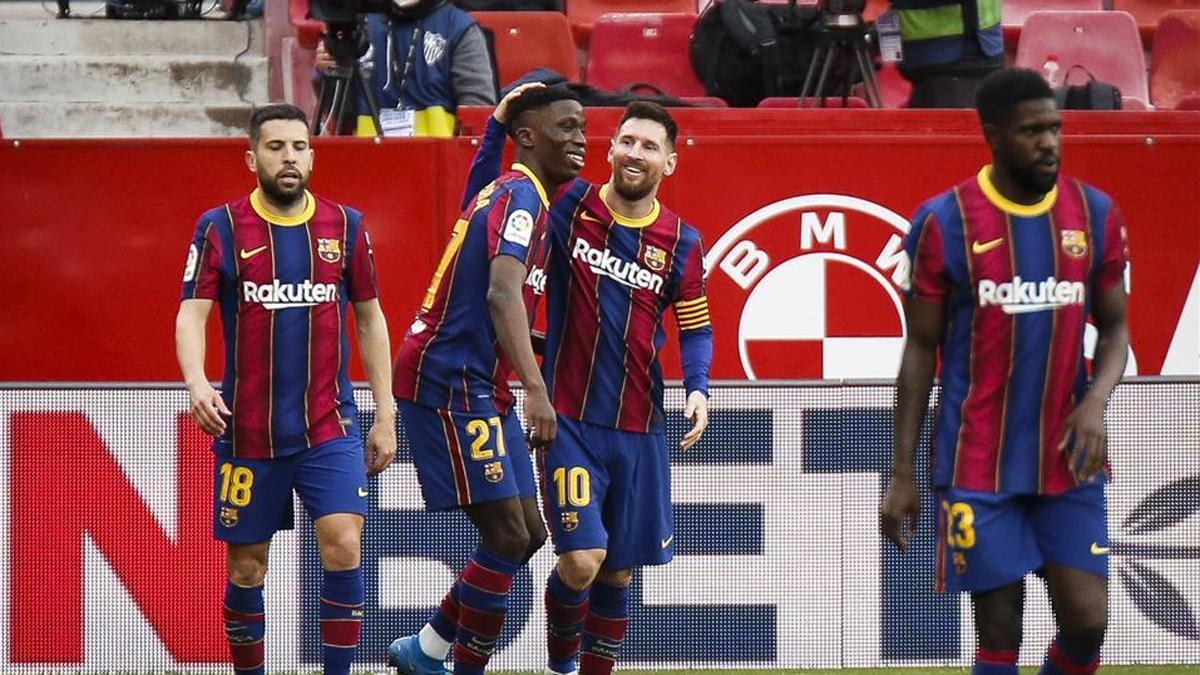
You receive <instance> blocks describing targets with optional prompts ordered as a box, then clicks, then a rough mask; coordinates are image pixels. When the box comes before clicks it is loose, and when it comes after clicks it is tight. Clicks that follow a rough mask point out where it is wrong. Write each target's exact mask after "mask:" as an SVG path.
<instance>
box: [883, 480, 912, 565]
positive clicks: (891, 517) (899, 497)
mask: <svg viewBox="0 0 1200 675" xmlns="http://www.w3.org/2000/svg"><path fill="white" fill-rule="evenodd" d="M920 514H921V496H920V495H919V494H918V493H917V486H916V485H914V484H913V479H912V476H911V475H909V474H903V473H902V474H894V475H893V476H892V483H891V485H889V486H888V489H887V492H885V493H883V500H882V501H881V502H880V504H879V531H880V532H882V533H883V536H885V537H887V538H888V539H891V540H892V542H894V543H895V544H896V547H897V548H899V549H900V552H901V553H903V552H904V551H906V550H908V540H909V539H911V538H912V536H913V535H914V534H915V533H916V531H917V517H918V516H919V515H920Z"/></svg>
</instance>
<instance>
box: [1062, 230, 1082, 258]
mask: <svg viewBox="0 0 1200 675" xmlns="http://www.w3.org/2000/svg"><path fill="white" fill-rule="evenodd" d="M1062 250H1063V253H1066V254H1067V255H1069V256H1071V257H1072V258H1082V257H1083V256H1085V255H1087V234H1086V233H1084V231H1083V230H1063V231H1062Z"/></svg>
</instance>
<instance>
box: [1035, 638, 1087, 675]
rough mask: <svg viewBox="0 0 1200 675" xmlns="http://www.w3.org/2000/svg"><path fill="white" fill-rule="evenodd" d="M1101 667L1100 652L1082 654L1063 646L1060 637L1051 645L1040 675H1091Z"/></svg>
mask: <svg viewBox="0 0 1200 675" xmlns="http://www.w3.org/2000/svg"><path fill="white" fill-rule="evenodd" d="M1099 667H1100V652H1095V653H1092V654H1080V653H1078V652H1076V651H1074V650H1072V649H1071V648H1070V647H1067V646H1066V645H1064V644H1063V641H1062V636H1061V635H1059V636H1057V637H1055V638H1054V641H1053V642H1051V643H1050V649H1049V650H1047V652H1046V661H1045V663H1043V664H1042V669H1041V670H1039V671H1038V675H1091V674H1092V673H1094V672H1096V669H1098V668H1099Z"/></svg>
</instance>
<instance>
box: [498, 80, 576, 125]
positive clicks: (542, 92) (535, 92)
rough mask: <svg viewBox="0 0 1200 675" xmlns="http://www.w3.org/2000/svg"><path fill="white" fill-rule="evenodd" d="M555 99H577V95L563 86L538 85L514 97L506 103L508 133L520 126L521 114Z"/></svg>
mask: <svg viewBox="0 0 1200 675" xmlns="http://www.w3.org/2000/svg"><path fill="white" fill-rule="evenodd" d="M557 101H575V102H576V103H580V105H582V103H581V102H580V100H579V95H578V94H576V93H575V92H573V91H571V90H570V89H567V88H565V87H538V88H537V89H530V90H529V91H527V92H525V93H523V94H521V95H520V96H518V97H516V98H515V99H513V100H512V102H510V103H509V104H508V133H509V135H512V134H513V133H515V132H516V130H517V128H518V127H520V126H521V124H522V123H521V116H522V115H524V114H525V113H527V112H529V111H531V110H539V109H541V108H545V107H546V106H548V105H550V104H551V103H555V102H557Z"/></svg>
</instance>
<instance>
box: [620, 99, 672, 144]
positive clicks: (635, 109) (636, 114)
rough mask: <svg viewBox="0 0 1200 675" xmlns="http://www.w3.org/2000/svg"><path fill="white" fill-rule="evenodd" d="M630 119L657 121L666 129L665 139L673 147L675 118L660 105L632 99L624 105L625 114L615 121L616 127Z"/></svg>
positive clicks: (621, 125)
mask: <svg viewBox="0 0 1200 675" xmlns="http://www.w3.org/2000/svg"><path fill="white" fill-rule="evenodd" d="M631 119H639V120H650V121H651V122H658V123H659V124H661V125H663V128H664V129H666V130H667V140H669V141H671V147H672V148H674V147H675V139H676V138H677V137H678V136H679V125H678V124H676V123H675V118H674V117H671V113H669V112H667V109H666V108H664V107H662V106H661V105H659V104H657V103H654V102H652V101H633V102H632V103H630V104H629V105H627V106H625V114H624V115H621V121H620V122H618V123H617V129H620V128H621V127H623V126H625V122H627V121H629V120H631Z"/></svg>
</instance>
